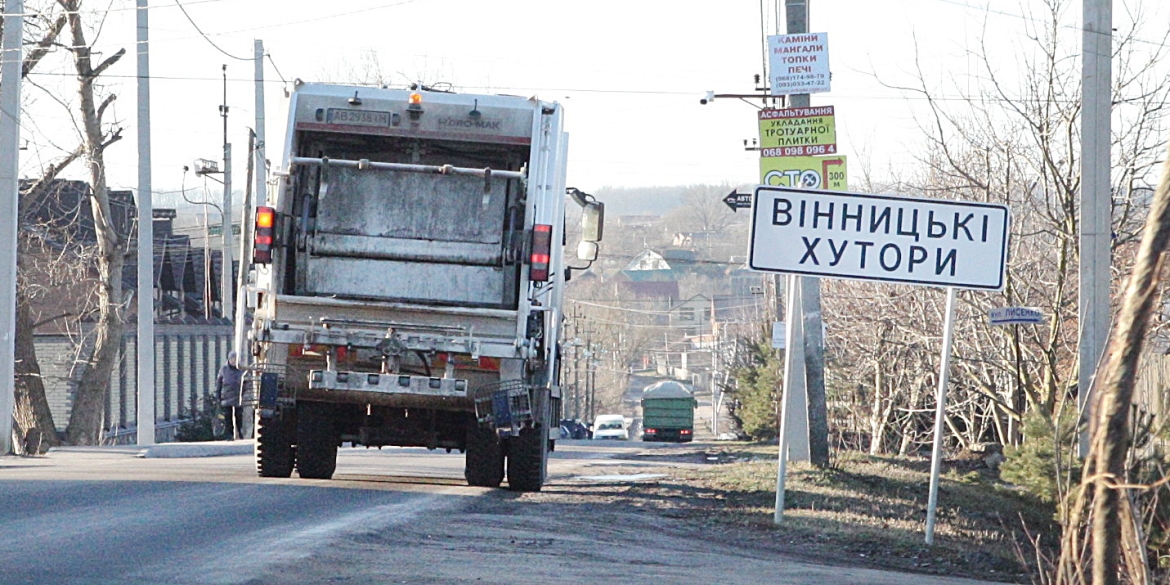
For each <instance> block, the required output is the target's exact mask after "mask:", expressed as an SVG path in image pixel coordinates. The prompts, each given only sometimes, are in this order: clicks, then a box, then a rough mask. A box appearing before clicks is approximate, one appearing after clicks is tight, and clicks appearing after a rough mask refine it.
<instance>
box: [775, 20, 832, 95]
mask: <svg viewBox="0 0 1170 585" xmlns="http://www.w3.org/2000/svg"><path fill="white" fill-rule="evenodd" d="M768 75H769V80H768V81H769V85H771V90H772V91H771V93H772V95H792V94H797V93H819V92H824V91H829V33H823V32H822V33H798V34H791V35H770V36H768Z"/></svg>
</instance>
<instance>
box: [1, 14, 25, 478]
mask: <svg viewBox="0 0 1170 585" xmlns="http://www.w3.org/2000/svg"><path fill="white" fill-rule="evenodd" d="M23 15H24V3H23V2H22V0H5V1H4V16H3V18H4V35H3V40H2V41H0V201H3V208H2V209H0V213H3V215H4V217H3V218H2V219H0V249H3V250H4V251H3V252H0V282H2V283H3V284H2V285H0V286H2V287H3V289H2V290H0V455H8V454H9V453H12V452H13V451H12V412H13V409H14V408H16V230H17V222H18V219H19V217H20V205H19V201H20V177H19V173H20V72H21V68H22V67H23V63H24V58H23V55H22V53H21V50H20V43H21V38H22V37H23V35H24V16H23Z"/></svg>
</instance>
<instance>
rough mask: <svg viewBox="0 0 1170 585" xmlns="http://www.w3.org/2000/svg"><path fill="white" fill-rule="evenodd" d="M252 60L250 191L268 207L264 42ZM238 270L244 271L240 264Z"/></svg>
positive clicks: (258, 44) (259, 42)
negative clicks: (253, 116) (253, 168)
mask: <svg viewBox="0 0 1170 585" xmlns="http://www.w3.org/2000/svg"><path fill="white" fill-rule="evenodd" d="M253 58H254V62H255V65H256V92H255V93H256V148H255V149H254V150H253V151H252V152H251V156H252V157H253V158H255V159H256V175H255V180H256V190H255V191H252V201H254V202H255V205H268V189H267V188H265V186H266V185H267V184H268V175H267V170H268V168H267V165H266V164H265V163H266V162H267V159H266V158H265V156H264V146H265V144H264V41H261V40H260V39H256V47H255V56H254V57H253ZM245 216H246V213H245ZM240 270H241V271H243V270H244V268H243V265H242V264H241V265H240ZM241 292H243V291H241Z"/></svg>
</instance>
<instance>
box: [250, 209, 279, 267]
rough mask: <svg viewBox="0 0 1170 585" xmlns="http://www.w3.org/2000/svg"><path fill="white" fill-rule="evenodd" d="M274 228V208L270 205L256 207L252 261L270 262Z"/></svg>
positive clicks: (259, 262)
mask: <svg viewBox="0 0 1170 585" xmlns="http://www.w3.org/2000/svg"><path fill="white" fill-rule="evenodd" d="M275 228H276V210H275V209H273V208H271V207H257V208H256V229H255V232H254V233H255V238H254V240H253V243H252V262H253V263H256V264H271V263H272V243H273V235H274V234H275Z"/></svg>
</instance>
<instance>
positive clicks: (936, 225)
mask: <svg viewBox="0 0 1170 585" xmlns="http://www.w3.org/2000/svg"><path fill="white" fill-rule="evenodd" d="M1010 215H1011V214H1010V212H1009V210H1008V208H1007V206H1005V205H998V204H991V203H971V202H963V201H947V200H942V199H911V198H906V197H895V196H890V195H870V194H863V193H842V192H833V191H820V190H806V189H793V188H790V187H771V186H767V185H760V186H758V187H756V191H755V198H754V200H753V205H752V226H751V238H750V242H749V249H748V265H749V266H750V267H751V268H752V269H753V270H760V271H765V272H783V273H788V274H802V275H808V276H823V277H830V278H849V279H857V280H877V281H886V282H902V283H907V284H921V285H928V286H947V287H956V288H968V289H981V290H1000V289H1002V288H1003V285H1004V267H1005V266H1006V264H1007V251H1008V246H1007V245H1008V233H1009V230H1008V226H1009V221H1010Z"/></svg>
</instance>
